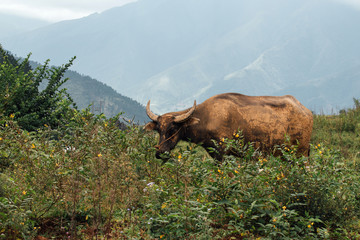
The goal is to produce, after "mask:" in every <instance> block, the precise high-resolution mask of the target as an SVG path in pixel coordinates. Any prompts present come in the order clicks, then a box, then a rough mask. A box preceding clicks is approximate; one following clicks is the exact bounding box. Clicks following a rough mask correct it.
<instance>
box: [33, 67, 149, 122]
mask: <svg viewBox="0 0 360 240" xmlns="http://www.w3.org/2000/svg"><path fill="white" fill-rule="evenodd" d="M30 64H31V66H32V68H35V67H36V66H38V65H39V64H38V63H36V62H33V61H30ZM64 77H65V78H69V80H68V81H67V82H66V83H64V85H63V87H64V88H66V89H67V92H68V93H69V94H70V96H71V98H72V99H73V100H74V102H75V103H76V105H77V107H78V109H85V108H87V107H90V110H91V112H93V113H95V114H100V113H104V114H105V115H106V116H107V117H112V116H115V115H116V114H118V113H123V114H122V115H121V117H124V118H125V119H128V120H134V122H135V123H139V124H143V123H144V122H147V121H149V118H148V117H147V115H146V113H145V108H144V106H142V105H141V104H139V103H138V102H136V101H134V100H132V99H131V98H129V97H126V96H123V95H121V94H119V93H117V92H116V91H115V90H114V89H113V88H111V87H109V86H107V85H106V84H104V83H101V82H99V81H97V80H96V79H93V78H91V77H89V76H84V75H81V74H79V73H77V72H75V71H71V70H68V71H67V72H66V73H65V76H64ZM40 87H41V86H40Z"/></svg>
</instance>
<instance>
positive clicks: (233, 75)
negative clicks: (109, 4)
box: [3, 0, 360, 113]
mask: <svg viewBox="0 0 360 240" xmlns="http://www.w3.org/2000/svg"><path fill="white" fill-rule="evenodd" d="M359 22H360V12H359V10H357V9H355V8H352V7H349V6H348V5H345V4H343V3H341V1H329V0H317V1H314V0H292V1H289V0H274V1H268V0H253V1H239V0H227V1H218V0H196V1H194V0H172V1H167V0H139V1H137V2H134V3H130V4H128V5H125V6H122V7H118V8H113V9H110V10H108V11H105V12H103V13H101V14H93V15H90V16H88V17H85V18H82V19H78V20H71V21H63V22H59V23H56V24H52V25H49V26H46V27H43V28H40V29H37V30H35V31H32V32H29V33H26V34H22V35H20V36H17V37H12V38H8V39H6V40H4V44H3V45H4V47H6V48H7V49H9V50H11V51H13V52H15V53H16V54H18V55H19V56H24V55H25V54H27V53H28V51H31V52H33V58H34V59H35V60H37V61H40V62H42V61H44V60H45V59H46V58H50V59H52V60H54V62H55V64H56V65H57V64H62V63H63V62H66V60H67V59H69V58H70V57H72V56H74V55H76V56H77V57H78V58H77V62H76V64H75V65H74V67H73V69H74V70H76V71H78V72H80V73H82V74H86V75H89V76H91V77H94V78H96V79H98V80H100V81H101V82H104V83H106V84H107V85H109V86H111V87H112V88H114V89H115V90H116V91H118V92H119V93H121V94H124V95H126V96H129V97H131V98H132V99H135V100H137V101H139V102H140V103H141V104H143V105H144V104H146V102H147V100H149V99H151V100H152V109H153V110H154V111H156V112H158V113H162V112H166V111H171V110H178V109H182V108H185V107H189V106H191V104H192V102H193V101H194V99H196V100H197V101H198V102H199V103H200V102H201V101H203V100H205V99H206V98H208V97H210V96H212V95H214V94H217V93H221V92H240V93H243V94H249V95H281V94H291V95H294V96H295V97H296V98H298V99H299V100H300V101H301V102H302V103H304V104H305V105H306V106H307V107H309V108H310V109H312V110H318V109H320V110H324V111H331V109H336V108H344V107H350V106H351V105H352V98H353V97H356V98H358V97H359V87H358V86H359V82H360V79H359V78H358V76H359V75H360V69H359V66H360V44H359V42H360V24H357V23H359Z"/></svg>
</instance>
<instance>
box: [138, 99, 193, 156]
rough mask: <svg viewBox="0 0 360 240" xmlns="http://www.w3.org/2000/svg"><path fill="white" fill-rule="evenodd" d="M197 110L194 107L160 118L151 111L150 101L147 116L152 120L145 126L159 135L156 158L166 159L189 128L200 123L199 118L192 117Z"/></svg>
mask: <svg viewBox="0 0 360 240" xmlns="http://www.w3.org/2000/svg"><path fill="white" fill-rule="evenodd" d="M195 109H196V101H194V105H193V106H192V107H191V108H190V109H188V110H187V111H182V112H174V113H166V114H164V115H161V116H158V115H156V114H154V113H153V112H151V110H150V100H149V102H148V103H147V106H146V114H147V115H148V117H149V118H150V119H151V120H152V122H149V123H147V124H146V125H145V127H144V128H145V129H146V130H155V131H157V132H158V133H159V135H160V137H159V144H158V145H156V146H155V148H156V158H164V155H163V154H164V153H169V152H170V150H172V149H173V148H174V147H175V146H176V144H177V143H178V142H179V140H181V139H182V138H183V136H184V133H185V130H186V128H187V127H188V126H190V125H194V124H197V123H199V122H200V120H199V119H198V118H195V117H192V115H193V113H194V111H195Z"/></svg>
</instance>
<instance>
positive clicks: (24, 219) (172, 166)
mask: <svg viewBox="0 0 360 240" xmlns="http://www.w3.org/2000/svg"><path fill="white" fill-rule="evenodd" d="M117 118H118V117H115V118H112V119H106V118H105V117H104V116H103V115H100V116H95V115H93V114H91V113H90V112H89V109H88V110H85V111H82V112H77V111H75V112H74V114H73V115H72V117H71V119H70V120H71V121H68V123H67V125H66V126H65V127H64V130H61V129H55V130H54V129H51V128H44V129H42V130H39V131H37V132H32V133H28V132H27V131H24V130H22V129H21V128H20V127H19V126H18V125H17V123H16V121H15V120H14V119H13V118H10V117H6V116H2V119H3V120H2V121H3V125H2V126H1V129H0V159H1V162H2V163H3V164H2V175H1V177H0V181H1V186H2V188H1V189H0V194H1V195H0V208H1V211H0V212H1V214H0V223H1V224H0V239H1V238H2V239H8V238H15V239H16V238H20V239H31V238H34V237H35V236H37V235H41V236H45V237H47V236H52V237H56V238H68V237H71V238H78V239H89V238H94V237H96V236H97V237H98V238H109V237H112V238H114V239H156V238H157V239H243V238H244V239H246V238H248V239H256V238H265V239H324V238H325V239H326V238H329V239H330V238H337V239H339V238H340V239H341V238H357V237H359V236H360V235H359V227H358V224H359V212H360V209H359V207H358V206H360V202H359V201H360V198H359V197H358V196H360V192H359V191H360V190H359V189H360V186H359V184H360V181H359V180H360V179H359V174H358V169H359V165H358V163H356V162H355V163H354V162H349V161H346V160H345V159H344V158H343V157H342V155H341V153H340V152H339V151H336V150H334V149H331V148H327V147H326V146H325V145H322V144H320V145H319V144H316V145H315V144H314V145H313V146H312V148H311V151H312V155H311V157H310V158H305V157H302V158H298V157H296V146H282V147H279V151H281V152H282V153H283V156H282V157H274V156H271V155H269V156H265V155H263V154H261V153H260V152H257V151H255V149H254V148H253V147H252V146H251V144H245V143H244V142H243V139H242V138H241V134H240V133H239V134H235V135H234V138H233V139H224V140H223V141H221V145H224V147H225V148H229V149H230V148H231V149H233V150H234V151H237V152H238V153H242V154H241V155H242V157H241V158H239V157H234V156H232V155H229V156H226V157H225V159H224V162H223V163H219V162H216V161H214V160H213V159H211V158H209V157H208V156H207V155H206V154H204V151H203V149H202V148H201V147H199V146H195V145H192V144H190V145H189V144H180V147H179V148H178V149H176V150H175V151H173V153H172V156H171V158H170V160H169V161H168V162H166V163H165V164H163V163H162V161H161V160H158V159H155V158H154V149H153V147H152V146H154V145H155V144H156V137H155V136H156V135H154V134H153V133H144V132H143V131H142V129H141V128H139V127H138V126H135V125H131V124H129V127H128V129H127V130H125V131H121V130H119V129H118V128H117V125H116V120H117ZM64 131H65V132H64ZM64 133H66V134H64ZM53 136H57V137H56V140H54V137H53ZM219 144H220V143H219Z"/></svg>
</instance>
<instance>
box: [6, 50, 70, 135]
mask: <svg viewBox="0 0 360 240" xmlns="http://www.w3.org/2000/svg"><path fill="white" fill-rule="evenodd" d="M29 58H30V54H29V55H28V56H27V57H26V58H25V59H24V60H23V61H22V62H20V60H18V59H16V58H15V57H14V56H12V55H11V54H10V53H8V52H6V51H5V50H4V49H2V47H1V45H0V64H1V65H0V92H1V96H0V112H2V114H4V115H5V116H10V117H12V118H14V119H16V120H17V122H18V123H19V125H20V126H21V127H22V128H24V129H26V130H28V131H33V130H36V129H38V128H39V127H42V126H44V125H48V126H51V127H57V126H59V124H60V123H61V122H62V120H63V119H64V116H65V114H66V113H67V112H68V111H69V110H70V109H71V106H73V107H75V104H74V102H73V100H72V99H71V97H70V96H69V94H68V93H67V92H66V89H60V87H61V86H62V85H63V84H64V83H65V82H66V81H67V80H68V78H64V77H63V76H64V73H65V72H66V71H67V69H68V68H69V67H70V66H71V65H72V63H73V61H74V60H75V57H74V58H72V59H71V60H70V61H69V62H68V63H67V64H65V65H63V66H61V67H49V61H50V60H47V61H46V62H45V63H44V65H42V66H38V67H37V68H36V69H35V70H33V69H31V67H30V65H29ZM40 84H45V85H46V87H45V89H44V90H42V91H40V90H39V85H40Z"/></svg>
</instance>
